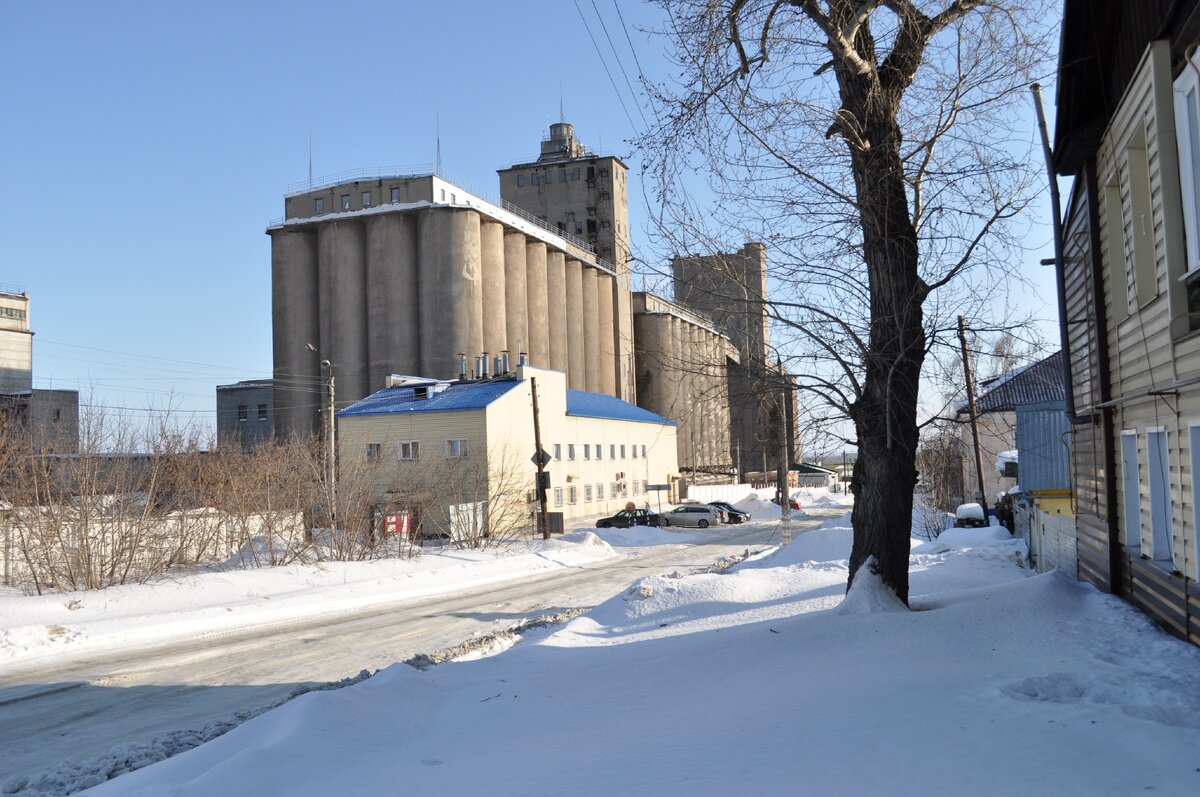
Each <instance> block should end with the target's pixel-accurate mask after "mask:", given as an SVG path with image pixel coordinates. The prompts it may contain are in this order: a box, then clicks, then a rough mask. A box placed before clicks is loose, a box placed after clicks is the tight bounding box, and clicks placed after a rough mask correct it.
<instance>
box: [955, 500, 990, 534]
mask: <svg viewBox="0 0 1200 797" xmlns="http://www.w3.org/2000/svg"><path fill="white" fill-rule="evenodd" d="M987 524H988V522H987V518H986V517H984V515H983V507H982V506H980V505H979V504H959V506H958V508H957V509H955V510H954V527H955V528H959V529H981V528H983V527H984V526H986V525H987Z"/></svg>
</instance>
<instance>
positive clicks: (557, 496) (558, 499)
mask: <svg viewBox="0 0 1200 797" xmlns="http://www.w3.org/2000/svg"><path fill="white" fill-rule="evenodd" d="M554 505H555V506H562V505H563V488H561V487H555V488H554Z"/></svg>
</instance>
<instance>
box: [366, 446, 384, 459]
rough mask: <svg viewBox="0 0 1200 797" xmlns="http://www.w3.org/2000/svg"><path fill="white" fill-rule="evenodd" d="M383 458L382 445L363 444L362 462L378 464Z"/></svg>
mask: <svg viewBox="0 0 1200 797" xmlns="http://www.w3.org/2000/svg"><path fill="white" fill-rule="evenodd" d="M382 458H383V443H363V461H364V462H378V461H379V460H380V459H382Z"/></svg>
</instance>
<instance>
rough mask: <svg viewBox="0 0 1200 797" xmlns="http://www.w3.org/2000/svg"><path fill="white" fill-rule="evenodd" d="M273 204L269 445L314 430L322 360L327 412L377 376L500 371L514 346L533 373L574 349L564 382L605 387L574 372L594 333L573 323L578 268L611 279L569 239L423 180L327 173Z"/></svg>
mask: <svg viewBox="0 0 1200 797" xmlns="http://www.w3.org/2000/svg"><path fill="white" fill-rule="evenodd" d="M284 210H285V216H284V218H283V219H281V220H279V221H278V222H275V223H273V224H272V225H271V226H270V227H269V228H268V229H267V233H268V234H269V235H270V236H271V293H272V298H271V307H272V337H273V356H274V368H273V379H274V400H275V407H276V411H275V431H276V436H277V437H286V436H288V435H291V434H300V435H310V434H313V433H314V432H318V431H319V430H320V429H321V428H322V425H321V423H320V419H321V417H322V415H321V413H322V412H323V411H324V406H325V380H326V378H327V377H328V375H329V371H328V370H326V369H325V368H323V367H322V364H321V363H322V361H323V360H327V361H329V362H330V363H331V364H332V372H333V375H334V377H335V378H336V388H337V390H336V394H337V403H338V405H339V406H343V405H347V404H349V403H352V402H354V401H357V400H359V399H361V398H364V397H365V396H366V395H368V394H369V393H371V392H372V391H374V390H376V389H378V388H379V387H381V386H382V384H383V382H384V378H385V377H386V376H387V374H389V373H406V374H412V375H420V376H426V377H434V378H455V377H457V376H458V375H459V355H460V354H462V355H466V361H467V365H468V372H470V371H471V370H472V369H471V363H473V362H474V360H475V358H476V357H477V356H479V355H481V354H483V353H484V352H487V353H488V354H489V355H491V356H492V357H497V356H499V355H500V354H501V353H502V352H503V351H505V350H507V351H509V353H510V363H512V364H513V365H515V363H516V361H517V355H518V353H519V352H521V351H525V352H527V353H528V358H529V362H530V363H531V364H532V365H535V366H540V367H550V368H557V369H559V370H562V371H564V372H567V371H572V373H574V371H573V370H572V366H571V365H570V355H571V352H578V354H577V357H576V359H577V363H576V366H575V368H578V373H576V374H575V377H574V379H573V380H572V386H573V387H576V386H577V387H581V388H582V387H584V386H587V385H592V384H594V385H602V384H604V383H605V379H604V378H600V377H593V378H592V379H591V380H590V381H589V378H588V377H587V375H586V366H587V362H588V358H589V356H593V355H590V354H588V352H589V351H590V349H591V348H592V347H590V346H589V345H588V342H587V341H588V337H587V336H589V335H597V334H600V336H601V337H604V335H603V334H601V333H599V332H597V330H596V329H595V328H594V325H592V324H585V323H584V316H585V313H584V311H583V273H584V271H587V272H589V273H590V274H592V275H593V276H590V277H589V278H588V280H589V284H599V280H600V279H601V278H605V279H607V281H608V283H609V285H613V284H615V283H614V279H615V271H614V268H613V266H612V265H611V264H608V263H605V262H604V261H602V260H599V259H597V258H596V256H595V254H594V253H593V252H591V251H590V250H588V249H587V248H586V246H585V245H584V244H583V242H582V241H576V240H573V239H570V238H569V237H568V236H564V235H563V234H561V232H560V231H556V230H554V229H550V228H548V225H546V223H545V222H544V221H542V220H539V219H535V218H532V217H530V216H529V215H528V214H525V213H522V212H519V210H517V209H507V208H504V207H498V206H496V205H493V204H491V203H489V202H487V201H485V200H483V199H481V198H479V197H476V196H474V195H472V194H470V193H468V192H467V191H465V190H463V189H461V188H459V187H458V186H455V185H454V184H452V183H449V182H447V181H445V180H443V179H442V178H440V177H438V176H437V175H434V174H408V175H405V174H396V175H383V176H372V177H363V176H352V177H350V178H339V177H334V178H330V179H329V180H325V181H322V182H321V183H319V184H316V185H304V186H301V187H299V188H297V189H295V190H293V191H291V192H289V193H288V194H287V195H286V197H285V199H284ZM568 264H569V265H568ZM568 275H570V277H569V281H570V297H568ZM616 301H617V297H616V296H615V295H614V296H612V297H611V300H610V302H609V304H608V306H610V307H611V306H612V304H613V303H615V302H616ZM572 307H574V308H575V309H577V310H578V312H577V313H569V312H568V311H569V309H570V308H572ZM598 312H599V300H598V301H597V313H598ZM610 316H611V317H610V318H609V320H608V325H609V329H608V331H607V335H608V337H611V338H613V339H614V340H615V339H616V336H617V335H618V323H617V322H618V319H617V318H616V317H615V314H612V313H610ZM597 321H598V316H597ZM308 344H312V346H313V348H315V349H317V351H315V352H314V351H312V350H310V349H309V347H308ZM605 354H607V357H608V360H607V362H606V363H604V364H600V363H599V362H598V363H597V369H598V370H599V371H601V372H606V373H608V374H612V375H614V376H613V378H612V379H609V380H608V381H607V387H608V388H609V389H608V391H607V392H609V393H610V394H615V392H616V389H617V387H618V386H617V384H616V378H615V375H616V374H618V373H619V372H620V366H619V363H618V361H617V359H618V352H617V350H616V348H615V347H612V348H608V349H604V348H603V347H602V348H601V350H600V352H599V353H598V354H596V355H595V356H596V357H598V358H600V359H603V357H604V356H605ZM489 366H490V363H489Z"/></svg>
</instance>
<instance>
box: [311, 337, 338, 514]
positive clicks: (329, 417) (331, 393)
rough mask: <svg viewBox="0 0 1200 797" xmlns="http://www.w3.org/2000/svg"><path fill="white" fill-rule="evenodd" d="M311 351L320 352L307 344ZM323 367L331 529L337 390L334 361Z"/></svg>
mask: <svg viewBox="0 0 1200 797" xmlns="http://www.w3.org/2000/svg"><path fill="white" fill-rule="evenodd" d="M307 348H308V350H309V351H311V352H313V353H315V354H320V350H319V349H318V348H317V347H316V346H314V345H313V344H311V343H309V344H307ZM321 367H322V368H324V369H325V372H326V374H327V376H326V378H325V402H326V403H325V500H326V501H327V502H328V504H329V507H328V509H329V530H330V531H331V532H333V531H335V530H336V529H337V423H336V421H335V419H334V417H333V415H334V412H335V410H336V407H337V403H336V395H337V394H336V391H335V390H334V381H333V363H332V362H330V361H329V360H325V359H323V360H321Z"/></svg>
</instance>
